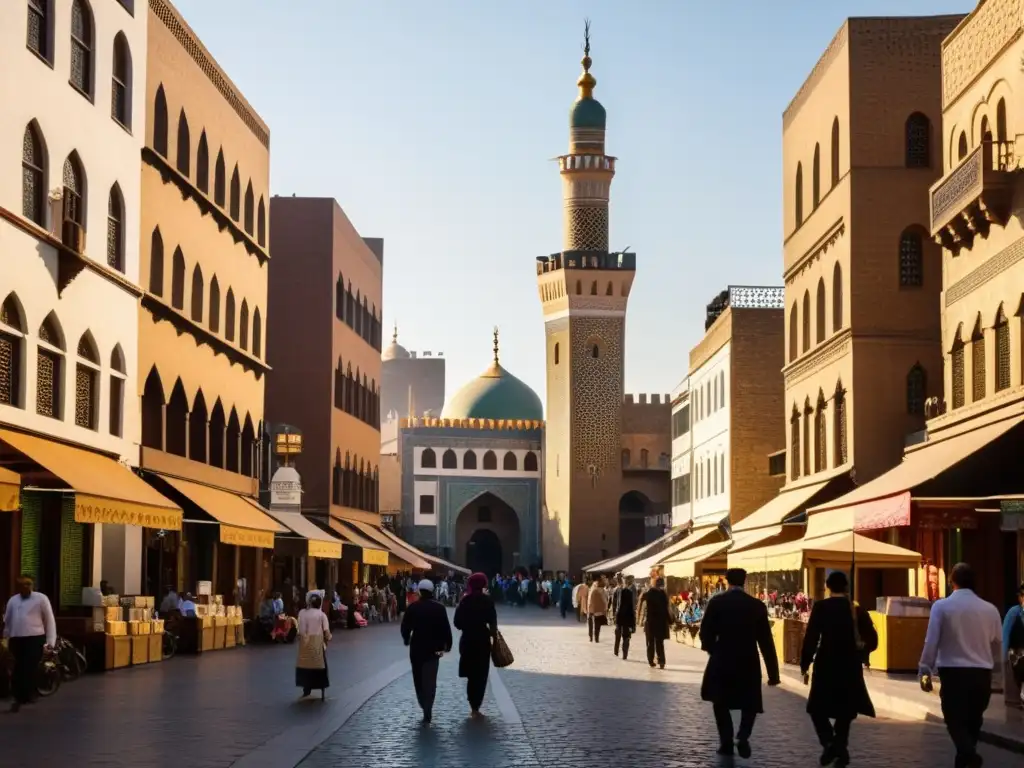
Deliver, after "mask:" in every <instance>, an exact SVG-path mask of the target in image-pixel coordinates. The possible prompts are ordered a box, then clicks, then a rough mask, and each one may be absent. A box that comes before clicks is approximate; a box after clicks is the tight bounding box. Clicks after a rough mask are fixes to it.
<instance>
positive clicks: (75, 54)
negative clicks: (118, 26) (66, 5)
mask: <svg viewBox="0 0 1024 768" xmlns="http://www.w3.org/2000/svg"><path fill="white" fill-rule="evenodd" d="M92 32H93V30H92V12H91V11H90V10H89V8H88V6H87V5H86V3H85V0H73V2H72V3H71V85H73V86H74V87H75V88H77V89H78V90H79V91H81V92H82V93H83V94H84V95H86V96H88V97H90V98H91V97H92V70H93V66H92V57H93V35H92Z"/></svg>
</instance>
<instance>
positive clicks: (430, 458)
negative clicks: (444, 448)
mask: <svg viewBox="0 0 1024 768" xmlns="http://www.w3.org/2000/svg"><path fill="white" fill-rule="evenodd" d="M420 468H422V469H436V468H437V454H436V453H434V449H433V448H424V449H423V453H421V454H420Z"/></svg>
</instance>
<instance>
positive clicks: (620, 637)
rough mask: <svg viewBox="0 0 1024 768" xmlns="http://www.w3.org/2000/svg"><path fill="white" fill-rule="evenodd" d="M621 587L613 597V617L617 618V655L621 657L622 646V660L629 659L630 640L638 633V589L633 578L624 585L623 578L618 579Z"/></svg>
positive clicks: (630, 577)
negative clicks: (620, 648)
mask: <svg viewBox="0 0 1024 768" xmlns="http://www.w3.org/2000/svg"><path fill="white" fill-rule="evenodd" d="M618 580H619V586H617V587H616V588H615V594H614V595H612V615H613V616H614V617H615V655H616V656H618V655H619V646H620V644H621V646H622V660H623V661H625V660H626V659H627V658H628V657H629V638H630V637H632V635H633V633H634V632H636V587H635V586H634V585H633V577H632V576H627V577H626V584H625V585H623V584H622V576H621V575H620V576H619V577H618Z"/></svg>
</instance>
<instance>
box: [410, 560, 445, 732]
mask: <svg viewBox="0 0 1024 768" xmlns="http://www.w3.org/2000/svg"><path fill="white" fill-rule="evenodd" d="M418 589H419V593H420V599H419V600H417V601H416V602H414V603H413V604H412V605H410V606H409V608H408V610H406V612H405V616H404V617H403V618H402V640H404V641H405V644H406V645H408V646H409V661H410V662H412V682H413V685H414V686H416V701H418V702H419V705H420V707H421V708H422V709H423V724H424V725H429V724H430V721H431V719H432V717H433V712H434V694H435V693H436V692H437V666H438V663H439V662H440V661H441V657H442V656H443V655H444V654H446V653H448V652H449V651H451V649H452V625H451V624H449V623H448V611H446V610H445V607H444V606H443V605H441V604H440V603H439V602H437V601H436V600H434V585H433V583H432V582H430V581H429V580H427V579H423V581H421V582H420V583H419V584H418Z"/></svg>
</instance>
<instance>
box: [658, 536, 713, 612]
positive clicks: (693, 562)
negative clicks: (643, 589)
mask: <svg viewBox="0 0 1024 768" xmlns="http://www.w3.org/2000/svg"><path fill="white" fill-rule="evenodd" d="M728 546H729V538H728V536H727V535H726V529H725V528H724V527H723V525H721V524H719V525H712V526H704V527H701V528H697V529H695V530H693V531H692V532H691V533H690V534H689V536H687V537H686V538H685V539H683V540H682V541H678V542H676V543H675V544H673V545H672V546H670V547H666V548H665V549H664V550H663V551H662V552H661V553H660V554H659V555H658V557H657V560H656V566H655V567H656V568H658V569H659V571H658V573H657V574H655V573H654V572H653V571H652V573H651V578H654V577H655V576H656V575H660V576H663V577H664V578H665V588H666V589H667V590H668V593H669V594H670V595H676V594H679V593H681V592H692V591H695V590H700V592H701V594H702V595H705V596H706V595H709V594H711V592H712V591H711V590H706V589H703V588H702V583H701V577H702V575H703V574H704V573H705V567H704V565H705V560H709V559H711V558H712V557H713V556H714V555H712V554H711V553H712V552H714V553H715V555H717V553H718V552H724V551H725V549H727V548H728ZM713 566H714V567H717V563H709V564H708V568H707V572H708V573H709V574H710V573H711V571H712V567H713Z"/></svg>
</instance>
